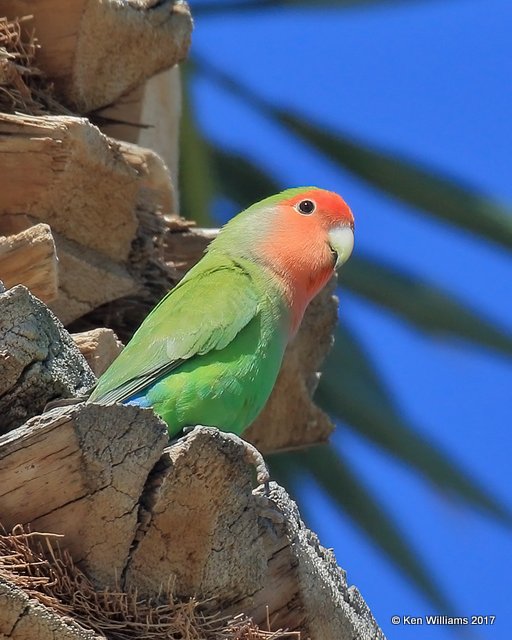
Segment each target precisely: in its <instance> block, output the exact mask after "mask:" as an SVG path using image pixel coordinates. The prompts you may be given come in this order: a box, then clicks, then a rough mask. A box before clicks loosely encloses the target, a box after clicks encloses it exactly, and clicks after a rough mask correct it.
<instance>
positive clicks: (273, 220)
mask: <svg viewBox="0 0 512 640" xmlns="http://www.w3.org/2000/svg"><path fill="white" fill-rule="evenodd" d="M235 239H236V241H235ZM218 241H219V244H222V246H223V247H224V248H225V249H226V248H227V246H230V248H231V251H230V253H233V252H235V251H236V252H237V253H238V255H240V256H242V257H249V258H250V259H251V260H253V261H254V262H256V263H260V264H263V265H264V266H265V267H267V268H269V269H270V270H271V271H272V272H273V273H274V274H275V275H276V276H277V277H278V278H279V280H280V281H282V282H283V284H284V286H285V288H286V291H287V293H288V295H289V298H290V301H291V303H292V306H296V307H297V309H296V312H297V316H298V317H299V316H300V317H302V313H303V312H304V309H305V307H306V306H307V304H308V303H309V301H310V300H311V298H313V297H314V296H315V295H316V294H317V293H318V292H319V291H320V289H322V287H323V286H324V285H325V284H326V283H327V281H328V280H329V279H330V278H331V276H332V275H333V273H334V271H335V269H337V268H338V267H340V266H341V265H342V264H343V263H345V262H346V261H347V260H348V258H349V257H350V254H351V253H352V249H353V246H354V216H353V215H352V212H351V211H350V209H349V207H348V206H347V204H346V203H345V201H344V200H343V198H341V196H339V195H338V194H337V193H334V192H332V191H326V190H324V189H318V188H316V187H300V188H296V189H288V190H287V191H283V192H282V193H279V194H277V195H274V196H271V197H269V198H266V199H265V200H262V201H261V202H258V203H256V204H254V205H252V206H251V207H249V208H248V209H246V210H245V211H243V212H242V213H241V214H239V215H238V216H236V217H235V218H233V220H231V221H230V222H229V223H228V224H227V225H226V227H224V229H223V230H222V231H221V233H220V236H219V238H218ZM216 242H217V241H216Z"/></svg>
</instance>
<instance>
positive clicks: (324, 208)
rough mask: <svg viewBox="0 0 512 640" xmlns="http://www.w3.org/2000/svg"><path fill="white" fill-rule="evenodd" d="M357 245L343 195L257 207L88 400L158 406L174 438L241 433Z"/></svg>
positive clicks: (231, 226)
mask: <svg viewBox="0 0 512 640" xmlns="http://www.w3.org/2000/svg"><path fill="white" fill-rule="evenodd" d="M353 244H354V218H353V216H352V213H351V211H350V209H349V208H348V206H347V205H346V204H345V202H344V201H343V199H342V198H341V197H340V196H339V195H337V194H336V193H332V192H330V191H324V190H322V189H317V188H313V187H301V188H298V189H288V190H287V191H283V192H282V193H279V194H277V195H275V196H272V197H270V198H266V199H265V200H262V201H261V202H258V203H256V204H254V205H252V206H251V207H249V208H248V209H246V210H245V211H242V213H240V214H238V215H237V216H236V217H235V218H233V219H232V220H230V221H229V222H228V223H227V224H226V225H225V226H224V227H223V228H222V229H221V231H220V232H219V234H218V236H217V237H216V238H215V240H213V241H212V242H211V243H210V245H209V246H208V248H207V250H206V253H205V255H204V256H203V258H202V259H201V260H200V261H199V262H198V263H197V264H196V265H195V267H193V268H192V269H191V270H190V271H189V272H188V273H187V274H186V276H185V277H184V278H183V279H182V280H181V282H180V283H179V284H178V285H177V286H176V287H175V288H174V289H172V291H171V292H170V293H168V294H167V295H166V296H165V297H164V298H163V300H162V301H161V302H160V303H159V304H157V306H156V307H155V308H154V309H153V311H151V313H150V314H149V315H148V317H147V318H146V320H144V322H143V323H142V325H141V326H140V328H139V329H138V330H137V332H136V333H135V335H134V336H133V338H132V339H131V340H130V342H129V343H128V344H127V345H126V347H125V348H124V350H123V351H122V352H121V354H120V355H119V357H118V358H117V360H115V361H114V362H113V363H112V365H111V366H110V368H109V369H108V370H107V371H106V372H105V373H104V374H103V375H102V376H101V378H100V379H99V382H98V384H97V386H96V388H95V389H94V391H93V393H92V395H91V397H90V398H89V402H96V403H99V404H113V403H116V402H120V403H123V404H134V405H139V406H141V407H152V408H153V410H154V411H155V413H157V414H158V415H159V416H160V417H161V418H162V419H163V420H164V421H165V422H166V423H167V425H168V427H169V435H170V436H174V435H176V434H177V433H179V432H180V431H181V430H182V429H183V428H184V427H189V426H194V425H197V424H201V425H206V426H211V427H218V428H219V429H222V430H224V431H231V432H233V433H236V434H238V435H240V434H241V433H242V432H243V431H244V429H245V428H246V427H248V426H249V425H250V424H251V422H252V421H253V420H254V419H255V418H256V416H257V415H258V413H259V412H260V411H261V409H262V408H263V406H264V405H265V402H266V401H267V398H268V397H269V395H270V392H271V391H272V388H273V386H274V383H275V381H276V378H277V374H278V373H279V368H280V366H281V361H282V359H283V354H284V350H285V347H286V345H287V343H288V342H289V340H290V339H291V338H292V337H293V336H294V335H295V334H296V332H297V330H298V328H299V325H300V322H301V320H302V316H303V314H304V311H305V309H306V307H307V305H308V303H309V302H310V300H311V299H312V298H313V297H314V296H315V295H316V294H317V293H318V292H319V291H320V290H321V289H322V287H323V286H324V285H325V284H326V283H327V281H328V280H329V279H330V278H331V276H332V274H333V272H334V269H335V268H336V267H338V266H339V265H341V264H343V263H344V262H345V261H346V260H347V259H348V257H349V256H350V253H351V251H352V247H353Z"/></svg>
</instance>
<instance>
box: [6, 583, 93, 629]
mask: <svg viewBox="0 0 512 640" xmlns="http://www.w3.org/2000/svg"><path fill="white" fill-rule="evenodd" d="M102 637H103V636H99V635H97V634H96V633H94V632H93V631H90V630H87V629H84V628H83V627H80V626H78V625H77V624H76V623H74V622H73V621H72V620H71V619H70V618H67V617H66V618H64V617H63V616H61V615H59V614H58V613H56V612H54V611H52V610H51V609H48V608H47V607H45V606H43V605H42V604H40V603H39V602H37V600H33V599H32V598H30V597H29V596H28V595H27V594H26V593H25V592H24V591H23V590H22V589H19V588H18V587H15V586H14V585H12V584H10V583H9V582H7V581H4V580H2V579H1V578H0V640H57V638H58V640H99V639H100V638H102Z"/></svg>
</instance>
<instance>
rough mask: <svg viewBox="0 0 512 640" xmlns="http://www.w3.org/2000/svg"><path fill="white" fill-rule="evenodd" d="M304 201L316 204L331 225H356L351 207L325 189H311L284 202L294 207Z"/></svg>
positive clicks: (319, 211)
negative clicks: (343, 223) (341, 223)
mask: <svg viewBox="0 0 512 640" xmlns="http://www.w3.org/2000/svg"><path fill="white" fill-rule="evenodd" d="M302 200H312V201H313V202H314V203H315V204H316V210H317V212H318V213H319V214H320V215H321V217H323V218H324V219H325V221H326V222H328V223H329V224H337V223H338V224H339V223H340V222H345V223H348V224H350V225H353V224H354V216H353V215H352V211H351V210H350V208H349V206H348V205H347V203H346V202H345V200H343V198H342V197H341V196H340V195H338V194H337V193H334V191H324V190H323V189H310V190H309V191H303V192H302V193H299V194H297V195H294V196H293V197H292V198H289V199H288V200H284V202H283V204H284V205H289V206H292V207H294V206H295V205H296V204H298V203H299V202H301V201H302Z"/></svg>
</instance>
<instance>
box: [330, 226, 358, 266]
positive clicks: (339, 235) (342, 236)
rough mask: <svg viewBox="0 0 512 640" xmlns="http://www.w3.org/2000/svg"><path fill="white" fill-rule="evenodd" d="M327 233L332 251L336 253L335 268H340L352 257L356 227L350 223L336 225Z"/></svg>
mask: <svg viewBox="0 0 512 640" xmlns="http://www.w3.org/2000/svg"><path fill="white" fill-rule="evenodd" d="M327 235H328V237H329V245H330V247H331V249H332V252H333V254H335V255H336V263H335V265H334V268H335V269H338V268H339V267H341V265H342V264H344V263H345V262H346V261H347V260H348V259H349V258H350V254H351V253H352V249H353V248H354V228H353V227H352V226H349V225H343V226H339V227H334V228H333V229H331V230H330V231H329V232H328V234H327Z"/></svg>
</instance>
